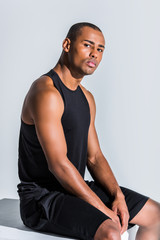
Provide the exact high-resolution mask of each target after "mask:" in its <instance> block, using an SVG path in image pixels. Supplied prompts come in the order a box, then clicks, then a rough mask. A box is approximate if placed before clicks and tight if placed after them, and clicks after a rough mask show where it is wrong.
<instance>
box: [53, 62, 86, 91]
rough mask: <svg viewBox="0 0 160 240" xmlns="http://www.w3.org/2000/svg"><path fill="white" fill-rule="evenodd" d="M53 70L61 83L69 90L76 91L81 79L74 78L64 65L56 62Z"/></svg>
mask: <svg viewBox="0 0 160 240" xmlns="http://www.w3.org/2000/svg"><path fill="white" fill-rule="evenodd" d="M53 70H54V71H55V72H56V73H57V74H58V75H59V77H60V79H61V80H62V82H63V83H64V84H65V85H66V86H67V87H68V88H69V89H71V90H73V91H74V90H76V89H77V87H78V85H79V84H80V82H81V81H82V77H80V78H78V77H77V78H76V77H75V76H73V75H75V74H73V73H72V72H71V70H70V69H69V68H68V67H67V66H66V65H65V64H61V63H60V62H58V63H57V64H56V66H55V67H54V68H53Z"/></svg>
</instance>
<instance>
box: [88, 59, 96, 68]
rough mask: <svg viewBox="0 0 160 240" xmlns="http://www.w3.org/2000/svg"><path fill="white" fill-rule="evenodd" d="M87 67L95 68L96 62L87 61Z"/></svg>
mask: <svg viewBox="0 0 160 240" xmlns="http://www.w3.org/2000/svg"><path fill="white" fill-rule="evenodd" d="M87 65H88V66H89V67H91V68H94V67H96V62H95V61H94V60H89V61H87Z"/></svg>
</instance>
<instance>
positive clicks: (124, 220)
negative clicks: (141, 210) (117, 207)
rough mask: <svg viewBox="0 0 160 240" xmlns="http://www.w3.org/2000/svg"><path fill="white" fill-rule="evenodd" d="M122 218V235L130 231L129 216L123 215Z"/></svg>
mask: <svg viewBox="0 0 160 240" xmlns="http://www.w3.org/2000/svg"><path fill="white" fill-rule="evenodd" d="M120 218H121V224H122V226H121V234H122V233H124V232H125V231H126V230H127V229H128V219H129V216H128V214H127V213H123V214H121V215H120Z"/></svg>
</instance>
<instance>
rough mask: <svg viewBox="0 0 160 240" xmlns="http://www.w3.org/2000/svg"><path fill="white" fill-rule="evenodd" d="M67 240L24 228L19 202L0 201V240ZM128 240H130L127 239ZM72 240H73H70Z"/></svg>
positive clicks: (16, 200) (126, 234)
mask: <svg viewBox="0 0 160 240" xmlns="http://www.w3.org/2000/svg"><path fill="white" fill-rule="evenodd" d="M28 239H29V240H44V239H45V240H67V239H69V238H65V237H62V236H59V235H53V234H46V233H39V232H35V231H33V230H31V229H29V228H27V227H25V226H24V225H23V223H22V221H21V218H20V214H19V200H18V199H7V198H4V199H2V200H0V240H28ZM129 239H130V238H129ZM72 240H73V239H72ZM122 240H128V233H127V232H126V233H124V234H123V236H122Z"/></svg>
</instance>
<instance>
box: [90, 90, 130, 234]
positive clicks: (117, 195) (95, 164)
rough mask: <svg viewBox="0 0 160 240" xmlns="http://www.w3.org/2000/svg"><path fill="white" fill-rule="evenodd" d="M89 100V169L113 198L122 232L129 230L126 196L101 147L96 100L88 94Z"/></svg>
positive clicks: (113, 206) (114, 209) (113, 207)
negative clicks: (97, 125)
mask: <svg viewBox="0 0 160 240" xmlns="http://www.w3.org/2000/svg"><path fill="white" fill-rule="evenodd" d="M87 98H88V101H89V105H90V111H91V124H90V128H89V133H88V161H87V167H88V170H89V172H90V173H91V175H92V177H93V179H95V180H96V181H97V182H99V183H100V184H101V185H102V186H103V187H104V188H105V189H106V190H107V191H108V192H109V194H110V195H111V196H112V197H113V199H114V201H113V205H112V210H113V211H114V212H115V213H116V214H117V215H120V217H121V221H122V232H124V231H125V230H126V229H127V225H128V219H129V214H128V209H127V206H126V203H125V200H124V195H123V193H122V191H121V189H120V187H119V185H118V183H117V181H116V178H115V176H114V174H113V172H112V170H111V168H110V166H109V164H108V162H107V160H106V159H105V157H104V155H103V153H102V151H101V149H100V145H99V141H98V137H97V133H96V129H95V124H94V122H95V114H96V106H95V102H94V98H93V96H92V94H91V93H89V92H88V94H87Z"/></svg>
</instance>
